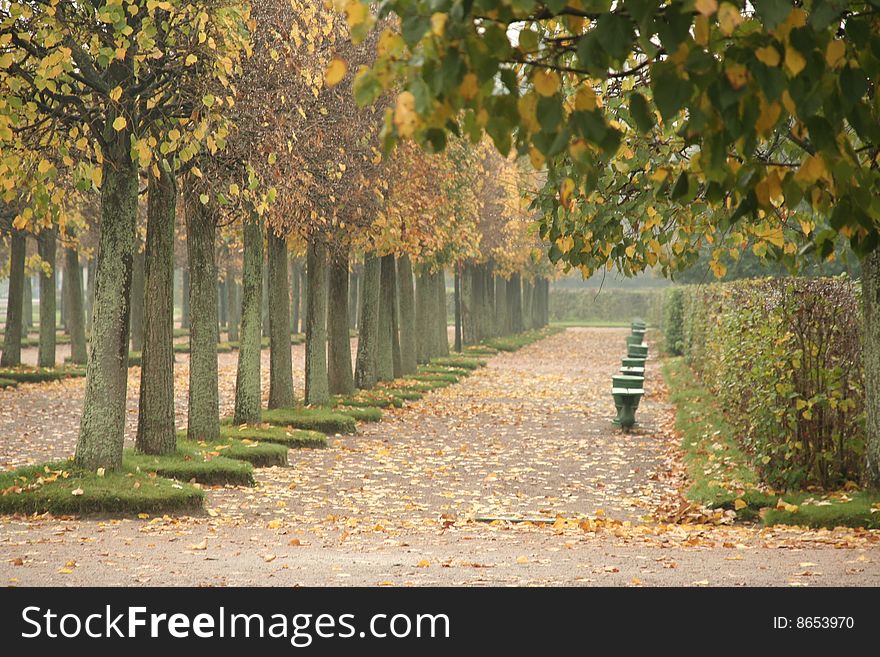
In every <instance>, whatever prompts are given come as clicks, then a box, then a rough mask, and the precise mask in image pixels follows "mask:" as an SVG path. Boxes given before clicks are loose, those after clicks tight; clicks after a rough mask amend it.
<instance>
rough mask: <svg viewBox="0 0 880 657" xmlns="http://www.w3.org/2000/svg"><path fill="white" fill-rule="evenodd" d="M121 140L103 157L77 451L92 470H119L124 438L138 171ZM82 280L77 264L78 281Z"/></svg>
mask: <svg viewBox="0 0 880 657" xmlns="http://www.w3.org/2000/svg"><path fill="white" fill-rule="evenodd" d="M123 132H124V131H123ZM120 135H122V136H119V137H117V138H116V143H115V144H114V145H113V150H114V151H116V152H115V153H113V152H109V153H106V152H105V153H104V158H105V160H104V167H103V183H102V184H101V234H100V237H99V246H98V263H97V270H96V272H95V299H94V306H93V309H92V330H91V333H90V338H91V349H90V350H89V358H88V366H87V368H86V391H85V398H84V400H83V412H82V420H81V421H80V429H79V440H78V441H77V445H76V463H77V465H79V466H80V467H83V468H85V469H87V470H95V469H96V468H105V469H106V470H116V469H118V468H119V467H120V466H121V465H122V444H123V440H124V436H125V399H126V387H127V384H128V336H129V322H130V320H131V268H132V258H133V257H134V249H135V231H136V228H137V195H138V170H137V165H136V164H135V163H134V162H132V161H131V157H130V155H129V140H128V137H127V135H123V133H120ZM81 275H82V274H81V273H80V270H79V264H78V263H77V276H81ZM74 285H75V284H74ZM79 285H80V286H81V285H82V283H81V280H80V283H79ZM71 287H73V286H71ZM79 294H80V295H81V289H80V291H79ZM71 296H73V295H71Z"/></svg>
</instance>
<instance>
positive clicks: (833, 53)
mask: <svg viewBox="0 0 880 657" xmlns="http://www.w3.org/2000/svg"><path fill="white" fill-rule="evenodd" d="M844 55H846V44H845V43H844V42H843V41H839V40H837V39H834V40H832V41H830V42H829V43H828V47H827V48H826V49H825V62H826V63H827V64H828V66H830V67H831V68H837V67H838V66H840V65H841V64H842V63H843V61H844Z"/></svg>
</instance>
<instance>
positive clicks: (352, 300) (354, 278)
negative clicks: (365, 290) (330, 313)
mask: <svg viewBox="0 0 880 657" xmlns="http://www.w3.org/2000/svg"><path fill="white" fill-rule="evenodd" d="M360 281H361V277H360V274H358V273H357V272H356V271H354V269H352V272H351V275H350V276H349V279H348V328H349V329H350V330H352V331H355V330H357V317H358V291H359V289H360Z"/></svg>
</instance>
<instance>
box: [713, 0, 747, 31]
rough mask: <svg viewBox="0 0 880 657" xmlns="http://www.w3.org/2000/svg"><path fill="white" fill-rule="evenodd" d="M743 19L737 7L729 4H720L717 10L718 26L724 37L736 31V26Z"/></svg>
mask: <svg viewBox="0 0 880 657" xmlns="http://www.w3.org/2000/svg"><path fill="white" fill-rule="evenodd" d="M742 21H743V17H742V15H741V14H740V13H739V7H737V6H736V5H733V4H731V3H729V2H722V3H721V7H720V8H719V9H718V25H719V26H720V27H721V32H722V33H723V34H724V36H730V35H731V34H733V32H734V30H736V28H737V26H738V25H739V24H740V23H742Z"/></svg>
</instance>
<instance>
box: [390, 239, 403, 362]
mask: <svg viewBox="0 0 880 657" xmlns="http://www.w3.org/2000/svg"><path fill="white" fill-rule="evenodd" d="M388 269H389V270H390V271H391V273H390V274H389V279H390V280H389V281H388V287H389V288H390V290H391V365H392V371H393V372H394V378H395V379H397V378H400V377H401V376H403V363H402V361H401V354H400V299H399V297H398V291H397V261H396V260H395V258H394V256H391V260H390V264H389V265H388Z"/></svg>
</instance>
